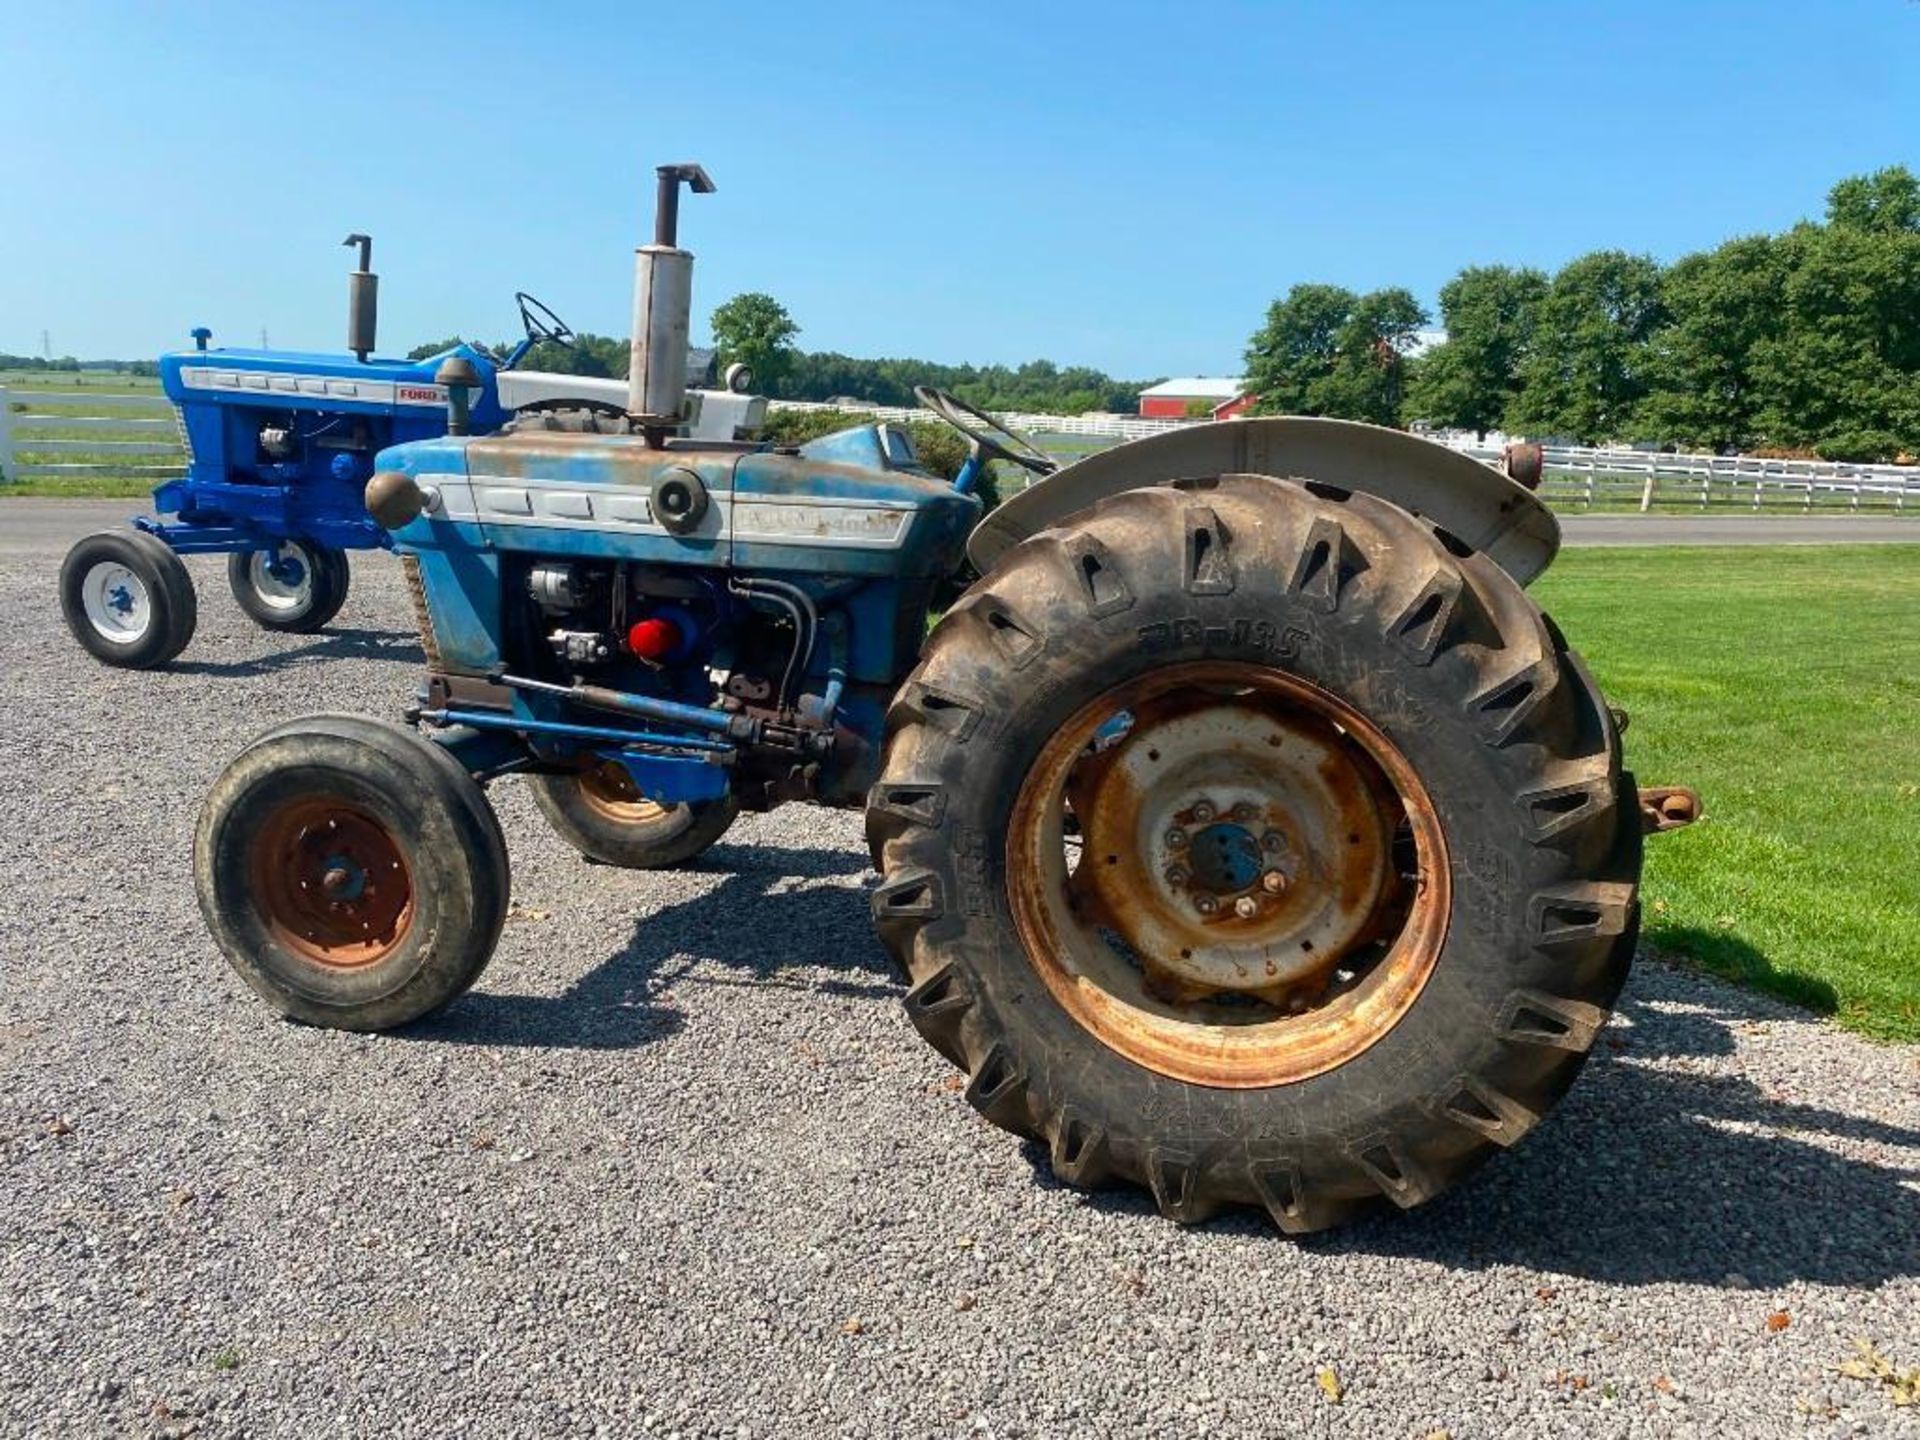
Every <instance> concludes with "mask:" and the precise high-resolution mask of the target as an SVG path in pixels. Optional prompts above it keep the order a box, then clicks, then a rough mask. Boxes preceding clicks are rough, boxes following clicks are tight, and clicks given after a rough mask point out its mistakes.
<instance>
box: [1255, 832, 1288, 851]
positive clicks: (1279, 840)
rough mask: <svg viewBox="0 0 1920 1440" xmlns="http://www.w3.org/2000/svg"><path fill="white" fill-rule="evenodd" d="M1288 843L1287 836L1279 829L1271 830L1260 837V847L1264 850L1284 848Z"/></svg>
mask: <svg viewBox="0 0 1920 1440" xmlns="http://www.w3.org/2000/svg"><path fill="white" fill-rule="evenodd" d="M1286 844H1287V841H1286V837H1285V836H1283V835H1282V834H1281V833H1280V832H1279V831H1278V830H1269V831H1267V833H1266V834H1264V835H1262V836H1261V837H1260V848H1261V849H1262V850H1268V851H1274V850H1282V849H1285V848H1286Z"/></svg>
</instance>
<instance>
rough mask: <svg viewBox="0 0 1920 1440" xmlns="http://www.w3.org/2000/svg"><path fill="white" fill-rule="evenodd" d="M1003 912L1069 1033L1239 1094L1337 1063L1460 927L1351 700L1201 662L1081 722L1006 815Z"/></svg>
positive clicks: (1438, 848)
mask: <svg viewBox="0 0 1920 1440" xmlns="http://www.w3.org/2000/svg"><path fill="white" fill-rule="evenodd" d="M1006 873H1007V877H1008V899H1009V902H1010V904H1011V906H1012V909H1013V917H1014V923H1015V926H1016V928H1017V929H1018V930H1019V932H1020V935H1021V940H1022V944H1023V947H1024V948H1025V950H1026V952H1027V954H1028V956H1029V958H1030V960H1031V961H1032V963H1033V965H1034V968H1035V970H1036V971H1037V972H1038V973H1039V975H1040V977H1041V978H1042V979H1043V980H1044V981H1045V983H1046V986H1047V988H1048V990H1049V991H1050V992H1051V993H1052V994H1053V996H1054V998H1055V999H1056V1000H1057V1001H1058V1002H1059V1003H1060V1004H1061V1005H1062V1007H1063V1008H1064V1009H1065V1010H1066V1011H1067V1012H1068V1014H1070V1015H1071V1016H1072V1017H1073V1018H1074V1019H1075V1020H1076V1021H1078V1022H1079V1023H1080V1024H1081V1025H1083V1026H1084V1027H1085V1028H1086V1029H1087V1030H1088V1031H1090V1032H1091V1033H1092V1034H1094V1035H1095V1036H1096V1037H1097V1038H1098V1039H1100V1040H1101V1041H1102V1043H1104V1044H1106V1045H1107V1046H1108V1047H1109V1048H1111V1049H1113V1050H1116V1051H1118V1052H1119V1053H1120V1054H1122V1055H1124V1056H1126V1057H1127V1058H1129V1059H1131V1060H1134V1061H1135V1062H1136V1063H1138V1064H1141V1065H1143V1066H1145V1067H1147V1068H1149V1069H1152V1070H1155V1071H1157V1072H1159V1073H1161V1074H1164V1075H1170V1076H1173V1077H1175V1078H1178V1079H1182V1080H1187V1081H1192V1082H1195V1083H1199V1084H1206V1085H1216V1086H1223V1087H1229V1088H1254V1087H1264V1086H1271V1085H1280V1084H1286V1083H1290V1082H1292V1081H1297V1080H1301V1079H1305V1078H1307V1077H1308V1076H1311V1075H1315V1074H1319V1073H1321V1072H1322V1071H1325V1070H1328V1069H1331V1068H1333V1067H1335V1066H1337V1065H1340V1064H1343V1063H1345V1062H1346V1061H1347V1060H1350V1059H1351V1058H1353V1057H1354V1056H1355V1055H1357V1054H1358V1053H1359V1052H1360V1051H1362V1050H1364V1049H1366V1048H1367V1047H1368V1046H1369V1045H1371V1044H1373V1043H1374V1042H1375V1041H1376V1040H1378V1039H1379V1038H1380V1037H1381V1036H1383V1035H1384V1034H1386V1033H1387V1031H1389V1030H1390V1029H1392V1028H1393V1026H1394V1025H1395V1024H1396V1023H1397V1022H1398V1020H1399V1018H1400V1017H1401V1016H1402V1015H1403V1014H1404V1013H1405V1012H1406V1010H1407V1008H1408V1007H1409V1006H1410V1005H1411V1004H1412V1003H1413V1001H1414V999H1415V998H1416V997H1417V996H1418V994H1419V993H1420V990H1421V989H1422V987H1424V985H1425V984H1426V980H1427V977H1428V975H1429V974H1430V973H1431V971H1432V968H1433V965H1434V963H1435V961H1436V960H1437V958H1438V956H1439V952H1440V945H1441V942H1442V940H1443V939H1444V937H1445V933H1446V924H1447V915H1448V912H1449V909H1450V905H1451V899H1450V885H1449V876H1448V871H1447V866H1446V847H1445V841H1444V838H1443V836H1442V832H1441V830H1440V826H1439V820H1438V816H1437V815H1436V813H1435V812H1434V810H1433V806H1432V803H1431V801H1430V800H1429V799H1428V798H1427V795H1426V791H1425V789H1424V787H1423V786H1422V784H1421V782H1420V779H1419V777H1418V775H1417V774H1416V773H1415V772H1414V770H1413V769H1412V767H1411V766H1410V765H1409V764H1408V763H1407V761H1406V759H1405V757H1404V756H1402V755H1401V754H1400V752H1399V750H1398V749H1397V748H1396V747H1395V746H1394V745H1393V743H1392V742H1391V741H1390V740H1388V738H1387V737H1386V736H1385V735H1384V734H1383V733H1382V732H1381V731H1380V730H1379V729H1378V728H1377V727H1376V726H1374V725H1373V723H1372V722H1371V721H1369V720H1368V719H1367V718H1366V717H1365V716H1364V715H1362V714H1360V713H1359V712H1358V711H1357V710H1355V709H1354V708H1353V707H1352V706H1351V705H1349V704H1348V703H1347V702H1346V701H1344V700H1342V699H1340V698H1339V697H1337V696H1335V695H1333V694H1332V693H1330V692H1328V691H1326V690H1323V689H1321V688H1320V687H1319V686H1316V685H1313V684H1310V683H1309V682H1307V681H1304V680H1301V679H1299V678H1297V677H1295V676H1292V675H1289V674H1286V673H1285V672H1283V671H1278V670H1273V669H1269V668H1267V667H1265V666H1259V665H1252V664H1242V663H1237V662H1214V661H1201V662H1194V663H1190V664H1184V665H1174V666H1165V667H1162V668H1160V669H1158V670H1154V671H1149V672H1147V673H1146V674H1144V675H1142V676H1139V677H1137V678H1135V679H1134V680H1132V681H1129V682H1127V683H1125V684H1122V685H1120V686H1117V687H1115V689H1113V690H1111V691H1109V692H1108V693H1107V694H1106V695H1104V696H1101V697H1100V698H1098V699H1096V700H1094V701H1092V702H1089V703H1088V704H1087V705H1085V706H1083V707H1082V708H1081V710H1080V711H1079V712H1077V713H1076V714H1075V715H1073V716H1071V717H1069V718H1068V720H1067V721H1066V723H1065V724H1063V725H1062V726H1061V728H1060V730H1059V731H1058V732H1056V734H1055V735H1054V736H1053V737H1052V738H1051V739H1050V740H1049V741H1048V742H1047V743H1046V744H1045V745H1044V746H1043V747H1042V748H1041V751H1040V754H1039V755H1038V756H1037V757H1036V759H1035V761H1034V763H1033V765H1032V767H1031V769H1030V770H1029V772H1028V774H1027V777H1026V779H1025V781H1024V782H1023V783H1022V785H1021V788H1020V792H1019V794H1018V796H1017V797H1016V799H1015V802H1014V808H1013V813H1012V816H1011V817H1010V821H1009V826H1008V836H1007V866H1006Z"/></svg>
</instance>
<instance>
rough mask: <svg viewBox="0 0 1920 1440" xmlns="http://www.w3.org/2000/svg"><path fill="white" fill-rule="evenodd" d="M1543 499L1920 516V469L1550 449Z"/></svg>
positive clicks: (1027, 427)
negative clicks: (1883, 511) (1892, 512)
mask: <svg viewBox="0 0 1920 1440" xmlns="http://www.w3.org/2000/svg"><path fill="white" fill-rule="evenodd" d="M773 407H774V408H775V409H779V410H836V409H843V410H848V411H854V412H857V413H859V414H862V415H872V416H873V417H874V418H875V419H879V420H912V419H916V418H918V419H925V418H926V416H927V412H926V411H924V410H900V409H892V408H888V407H885V406H874V405H859V406H855V405H844V406H836V405H821V404H814V403H811V402H802V401H795V400H776V401H774V402H773ZM995 416H996V418H997V419H999V420H1000V421H1001V423H1003V424H1005V425H1007V426H1009V427H1011V428H1012V429H1015V430H1024V431H1026V432H1028V433H1029V434H1032V435H1037V436H1041V437H1045V436H1051V435H1065V436H1076V437H1077V436H1093V437H1100V438H1105V439H1108V440H1111V441H1113V442H1114V443H1116V444H1118V443H1119V442H1121V441H1123V440H1137V439H1139V438H1141V437H1142V436H1145V435H1158V434H1161V433H1162V432H1164V431H1167V430H1179V429H1183V428H1185V427H1186V426H1188V425H1190V424H1192V423H1194V422H1192V421H1190V420H1137V419H1134V418H1133V417H1131V416H1126V415H1080V416H1067V415H1028V414H1023V413H1021V412H1019V411H1004V412H995ZM1428 438H1430V439H1433V440H1435V441H1436V442H1438V443H1440V444H1443V445H1446V446H1447V447H1448V448H1449V449H1454V450H1459V451H1461V452H1462V453H1464V454H1468V455H1472V456H1474V457H1475V458H1476V459H1481V460H1494V461H1497V460H1498V459H1499V450H1498V449H1497V448H1493V447H1488V446H1482V445H1480V444H1478V443H1477V442H1476V441H1475V439H1474V437H1473V436H1472V435H1471V434H1457V433H1456V434H1449V435H1435V436H1430V437H1428ZM1540 493H1541V494H1542V495H1543V496H1544V497H1545V498H1546V499H1548V500H1549V501H1552V502H1553V503H1554V505H1555V506H1556V508H1559V509H1567V508H1570V507H1573V508H1598V509H1610V510H1622V509H1625V510H1633V509H1638V510H1642V511H1651V510H1654V509H1657V508H1670V507H1673V506H1687V507H1697V508H1699V509H1703V510H1707V509H1726V508H1737V509H1745V510H1779V509H1782V508H1786V509H1798V510H1819V509H1824V510H1832V509H1844V510H1894V511H1905V510H1909V509H1911V510H1912V511H1913V512H1914V513H1915V514H1916V515H1920V466H1912V465H1855V464H1850V463H1848V462H1846V461H1837V460H1762V459H1757V458H1754V457H1751V456H1746V455H1664V454H1658V453H1654V452H1649V451H1644V450H1633V449H1627V448H1624V447H1623V448H1611V447H1602V448H1588V447H1583V446H1566V447H1551V448H1549V449H1548V450H1547V451H1546V480H1545V481H1544V483H1543V484H1542V485H1541V487H1540Z"/></svg>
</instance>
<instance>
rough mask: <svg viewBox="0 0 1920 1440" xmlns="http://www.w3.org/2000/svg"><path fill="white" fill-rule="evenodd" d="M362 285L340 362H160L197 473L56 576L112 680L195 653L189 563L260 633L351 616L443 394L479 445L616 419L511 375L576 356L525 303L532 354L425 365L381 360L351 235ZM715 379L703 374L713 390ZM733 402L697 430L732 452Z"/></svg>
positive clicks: (523, 297)
mask: <svg viewBox="0 0 1920 1440" xmlns="http://www.w3.org/2000/svg"><path fill="white" fill-rule="evenodd" d="M346 243H347V244H348V245H350V246H354V247H356V248H357V249H358V252H359V268H357V269H356V270H354V271H353V272H352V273H351V274H349V276H348V277H347V278H348V286H349V290H348V311H347V349H348V350H350V351H351V352H353V353H351V354H343V355H316V354H303V353H300V352H297V351H290V350H242V349H234V350H229V349H217V350H209V349H208V348H207V341H208V340H209V339H210V338H211V332H210V331H208V330H205V329H198V330H195V331H194V332H193V336H194V341H195V348H194V349H192V350H186V351H179V352H176V353H173V354H168V355H163V356H161V357H160V379H161V384H162V385H163V387H164V388H165V391H166V394H167V398H168V399H170V400H172V401H173V403H174V406H175V409H176V411H177V413H178V415H179V420H180V433H181V436H182V438H183V440H184V442H185V445H186V451H187V473H186V474H185V475H184V476H183V477H182V478H180V479H178V480H170V481H168V482H167V483H165V484H163V485H161V486H160V487H159V488H158V489H156V490H155V491H154V492H153V505H154V510H155V511H156V512H157V513H158V514H159V515H163V516H172V517H174V518H172V519H171V520H161V519H152V518H147V517H141V518H139V519H136V520H135V521H134V522H133V527H132V529H130V530H102V531H100V532H98V533H96V534H93V535H89V536H87V537H86V538H84V539H83V540H81V541H79V542H78V543H77V544H76V545H75V546H74V547H73V549H72V550H70V551H69V552H68V553H67V557H66V560H65V562H64V563H63V565H62V566H61V572H60V604H61V610H62V612H63V613H64V614H65V616H66V621H67V626H68V628H69V629H71V630H72V631H73V634H74V637H75V638H76V639H77V640H79V642H80V643H81V644H82V645H83V646H85V647H86V649H87V650H88V651H89V652H90V653H91V654H92V655H94V656H95V657H96V658H98V659H100V660H103V661H105V662H106V663H107V664H109V665H120V666H126V667H129V668H133V669H150V668H152V667H154V666H158V665H164V664H166V663H167V662H168V661H170V660H172V659H173V658H174V657H175V656H177V655H178V654H179V653H180V652H181V651H182V650H183V649H185V648H186V645H187V642H188V640H190V639H191V638H192V636H193V630H194V623H195V620H196V618H197V606H196V602H195V597H194V589H193V581H192V580H191V579H190V578H189V576H188V574H187V569H186V567H185V566H184V565H182V564H181V563H180V560H179V556H181V555H204V554H224V555H226V556H227V557H228V561H227V582H228V585H229V586H230V588H231V589H232V591H233V596H234V599H235V600H236V601H238V602H239V605H240V608H241V609H242V610H244V611H245V612H246V613H247V615H248V616H249V617H251V618H252V619H253V621H254V622H255V623H256V624H258V625H260V626H261V627H262V628H263V629H267V630H278V631H285V632H289V633H296V634H306V633H311V632H313V631H316V630H319V629H321V628H323V627H324V626H325V625H326V624H327V622H328V621H330V620H331V619H333V617H334V615H335V614H337V613H338V612H339V609H340V607H341V605H342V604H344V603H345V601H346V598H347V582H348V574H349V572H348V568H347V552H348V551H349V550H375V549H391V548H392V546H393V541H392V538H391V537H390V536H389V535H388V533H387V531H386V530H385V529H384V528H382V527H381V526H380V525H379V524H378V523H376V522H375V521H374V520H373V519H372V518H371V517H370V516H369V515H368V514H367V510H366V506H365V504H364V502H363V499H362V494H363V491H364V490H365V488H366V484H367V481H368V479H369V478H371V476H372V475H373V468H374V457H375V456H376V455H377V454H378V453H379V452H380V451H381V450H383V449H385V448H386V447H387V446H389V445H394V444H399V443H402V442H405V441H408V440H420V439H427V438H430V437H433V436H439V435H444V434H445V433H446V431H447V414H448V409H447V407H448V400H449V393H450V392H449V386H450V385H452V386H456V387H459V388H461V389H462V391H463V392H464V393H465V394H466V397H467V398H466V402H465V403H466V406H467V424H468V426H469V428H470V429H471V431H472V432H473V433H475V434H489V433H491V432H493V431H495V430H498V429H499V428H500V427H501V426H502V425H504V424H505V423H506V422H507V420H508V419H510V418H511V417H512V416H513V415H514V414H516V413H523V412H524V413H527V414H535V413H543V412H551V411H553V410H555V409H565V410H568V411H572V412H579V411H582V410H584V411H586V412H589V413H591V412H593V411H596V410H598V411H602V412H604V411H612V412H614V413H619V412H620V411H621V410H622V408H623V406H624V404H625V400H626V386H625V384H624V383H622V382H620V381H615V380H601V379H596V378H592V377H585V376H577V375H554V374H545V373H540V372H535V371H523V370H518V369H516V367H517V366H518V365H519V364H520V362H521V360H522V359H523V358H524V357H525V356H526V354H527V352H528V351H529V350H530V349H531V348H532V347H533V346H534V345H535V344H537V343H538V342H540V341H551V342H555V343H558V344H562V345H565V344H569V343H571V341H572V340H573V332H572V331H571V330H569V329H568V328H567V326H566V324H565V322H563V321H562V320H561V319H560V318H559V317H558V316H557V315H555V314H554V313H553V312H552V311H551V310H549V309H548V308H547V307H546V306H545V305H542V304H541V303H540V302H539V301H538V300H536V299H534V298H533V297H532V296H531V295H528V294H525V293H524V292H523V293H521V294H518V295H516V296H515V297H514V299H515V301H516V302H517V304H518V305H519V309H520V321H521V324H522V326H523V327H524V329H525V332H526V333H525V338H524V339H522V340H521V341H519V342H518V343H517V344H515V345H514V346H513V347H512V349H511V350H509V351H508V352H507V353H506V354H505V355H499V356H496V355H493V354H490V353H488V352H486V351H484V350H481V349H479V348H478V347H475V346H471V345H459V346H456V347H455V348H453V349H451V350H447V351H444V352H442V353H441V354H438V355H433V356H429V357H428V358H426V359H424V360H418V361H413V360H392V359H380V358H378V357H375V356H374V355H373V354H372V351H373V348H374V335H375V330H376V326H377V320H378V317H377V295H378V285H379V277H378V276H376V275H374V274H373V273H372V270H371V268H370V266H371V262H372V256H373V242H372V240H370V239H369V238H368V237H367V236H365V235H349V236H348V237H347V239H346ZM702 373H703V374H704V371H703V372H702ZM745 410H746V407H745V405H744V402H743V401H742V400H741V399H739V398H738V397H735V396H733V395H731V394H721V393H714V392H710V391H696V392H695V396H694V403H693V405H692V406H691V407H690V413H689V415H688V417H687V424H686V426H685V427H683V428H688V429H690V430H691V433H695V434H702V435H706V434H712V435H717V436H719V437H720V438H724V439H729V440H730V439H732V438H733V436H734V433H735V431H734V428H733V427H734V426H735V425H736V424H738V423H751V421H752V419H754V418H757V417H751V416H749V415H748V414H746V413H745Z"/></svg>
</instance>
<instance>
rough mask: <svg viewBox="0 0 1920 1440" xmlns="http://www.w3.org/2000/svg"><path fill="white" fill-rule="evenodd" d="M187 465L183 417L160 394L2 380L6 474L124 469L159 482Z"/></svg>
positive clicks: (1, 464)
mask: <svg viewBox="0 0 1920 1440" xmlns="http://www.w3.org/2000/svg"><path fill="white" fill-rule="evenodd" d="M16 405H23V406H24V407H25V408H24V410H15V408H14V407H15V406H16ZM90 410H91V411H94V412H99V411H108V410H110V411H114V412H116V413H114V414H99V413H91V414H90V413H88V412H89V411H90ZM66 456H78V457H84V458H78V459H66V458H64V457H66ZM185 473H186V451H185V449H184V447H183V446H182V444H181V440H180V424H179V421H178V420H177V419H176V418H175V415H174V410H173V404H172V402H171V401H169V400H168V399H167V398H166V397H165V396H164V395H138V394H135V395H125V394H114V393H112V392H101V391H87V390H42V389H39V388H38V387H37V386H36V387H32V388H28V389H22V390H10V389H8V388H6V387H5V386H0V475H4V476H5V478H6V479H7V480H9V481H14V480H26V479H33V478H41V477H45V478H55V479H73V480H84V479H98V478H102V477H105V476H121V475H125V476H132V477H134V478H136V479H140V480H147V481H151V482H152V483H154V484H158V483H159V482H160V481H162V480H169V479H172V478H174V477H176V476H179V475H183V474H185Z"/></svg>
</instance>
